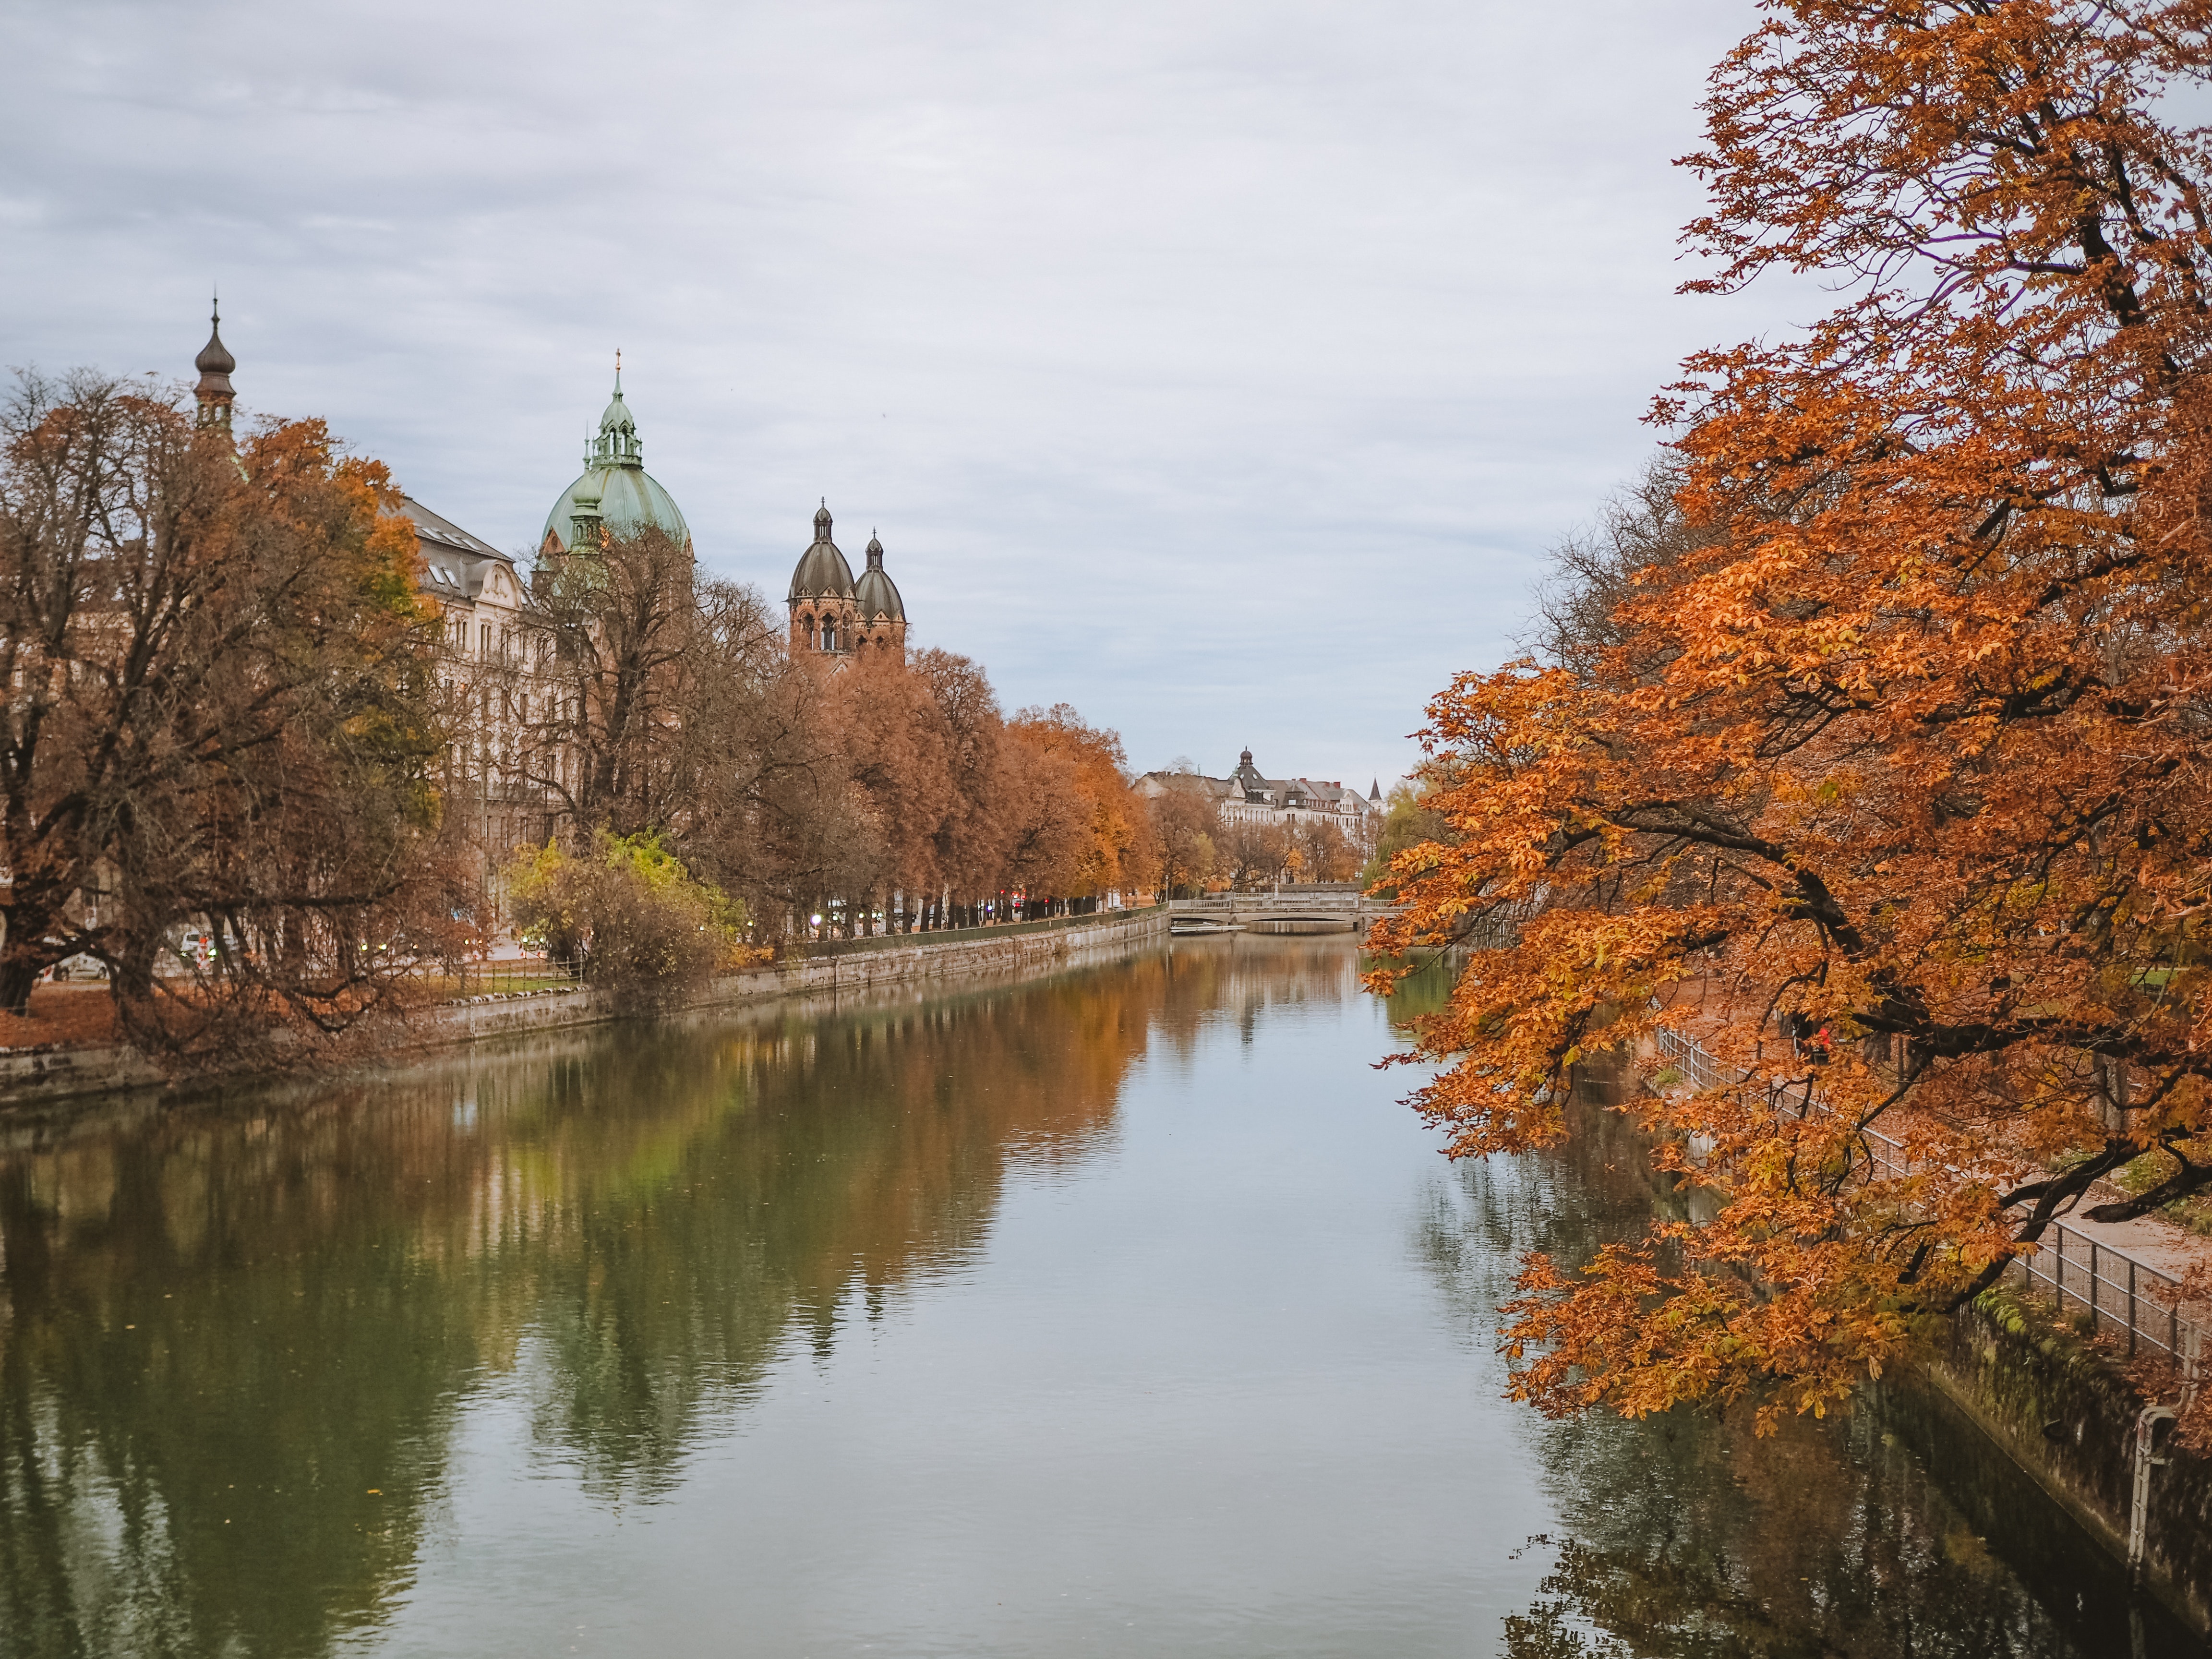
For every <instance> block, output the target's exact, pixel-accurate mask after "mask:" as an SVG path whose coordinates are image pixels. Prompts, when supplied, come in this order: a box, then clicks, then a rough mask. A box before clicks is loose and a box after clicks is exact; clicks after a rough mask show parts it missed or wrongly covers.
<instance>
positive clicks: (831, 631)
mask: <svg viewBox="0 0 2212 1659" xmlns="http://www.w3.org/2000/svg"><path fill="white" fill-rule="evenodd" d="M822 648H823V650H824V651H835V650H836V648H837V624H836V623H834V622H832V621H830V620H829V617H823V619H822Z"/></svg>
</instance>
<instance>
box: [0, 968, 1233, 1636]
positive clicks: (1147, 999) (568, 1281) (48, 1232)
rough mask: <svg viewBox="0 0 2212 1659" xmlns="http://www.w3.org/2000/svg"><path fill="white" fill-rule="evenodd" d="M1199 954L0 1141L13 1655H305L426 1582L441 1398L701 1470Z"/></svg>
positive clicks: (922, 1250)
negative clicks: (805, 1350)
mask: <svg viewBox="0 0 2212 1659" xmlns="http://www.w3.org/2000/svg"><path fill="white" fill-rule="evenodd" d="M1216 978H1218V975H1214V974H1212V973H1209V972H1207V971H1206V969H1204V968H1203V967H1200V968H1198V969H1193V968H1192V966H1191V965H1190V964H1188V963H1186V964H1184V965H1183V971H1182V974H1181V975H1180V976H1179V977H1177V976H1175V975H1170V971H1169V969H1168V966H1167V964H1166V963H1165V962H1164V960H1163V959H1159V958H1154V959H1152V960H1151V961H1148V962H1146V963H1139V964H1137V965H1135V966H1133V967H1132V968H1130V969H1128V970H1127V971H1126V972H1124V973H1121V974H1120V975H1116V976H1115V981H1114V991H1113V994H1111V995H1108V996H1101V995H1099V994H1097V987H1096V986H1095V985H1093V984H1083V983H1074V982H1068V983H1061V984H1057V985H1049V986H1045V987H1031V988H1028V989H1016V988H1012V987H1003V988H1000V989H998V990H995V991H993V992H989V993H986V994H973V995H969V996H965V997H956V998H952V999H949V1000H944V1001H940V1002H935V1003H932V1004H929V1005H927V1006H902V1007H897V1008H887V1009H879V1010H877V1011H874V1012H863V1013H860V1014H841V1013H830V1014H829V1015H828V1017H826V1018H825V1017H823V1013H822V1011H820V1010H792V1011H787V1012H782V1013H780V1014H776V1015H772V1016H769V1017H768V1018H757V1019H753V1020H750V1021H744V1022H728V1023H722V1024H714V1025H702V1026H697V1027H693V1028H690V1029H684V1028H655V1029H643V1028H633V1029H627V1030H619V1031H611V1032H607V1033H601V1034H593V1035H592V1036H589V1037H586V1038H582V1039H578V1040H568V1041H561V1042H541V1043H539V1044H537V1045H535V1046H533V1047H532V1048H528V1049H526V1050H524V1051H521V1052H510V1053H507V1054H501V1055H497V1056H486V1057H481V1058H475V1059H466V1060H460V1061H457V1062H456V1063H454V1064H453V1065H451V1066H442V1067H439V1068H435V1069H434V1070H429V1071H427V1072H424V1073H420V1074H418V1075H416V1076H412V1077H406V1078H401V1079H396V1080H382V1081H378V1082H375V1083H364V1084H358V1085H353V1086H350V1087H345V1088H337V1089H331V1090H326V1091H322V1092H320V1093H316V1094H310V1095H307V1096H305V1097H292V1098H285V1097H278V1096H275V1095H270V1096H264V1097H260V1098H258V1099H252V1100H246V1101H241V1102H238V1103H232V1104H229V1105H227V1106H222V1107H210V1108H203V1109H195V1110H190V1111H185V1112H181V1113H178V1114H176V1115H168V1116H145V1117H143V1121H126V1122H124V1123H120V1124H117V1125H114V1126H112V1127H106V1128H95V1129H93V1130H91V1131H89V1132H87V1133H77V1134H74V1135H68V1134H64V1135H63V1136H62V1137H60V1139H59V1144H57V1145H54V1146H50V1147H46V1148H42V1149H34V1150H23V1151H17V1152H14V1153H13V1154H12V1155H9V1156H7V1157H5V1158H0V1249H4V1258H0V1264H3V1265H4V1277H3V1278H0V1285H4V1295H0V1496H4V1500H5V1501H4V1503H0V1632H5V1634H4V1635H0V1649H5V1650H8V1651H10V1652H23V1653H30V1652H37V1653H76V1652H85V1653H106V1652H117V1651H125V1650H131V1651H138V1650H144V1651H176V1652H208V1653H215V1652H222V1651H227V1650H229V1649H230V1648H231V1646H232V1645H233V1644H243V1646H244V1648H245V1649H246V1650H250V1651H255V1652H271V1653H276V1652H284V1653H290V1652H313V1651H318V1650H322V1649H324V1648H325V1647H326V1646H327V1645H328V1643H329V1641H330V1639H331V1637H332V1636H333V1635H334V1634H335V1633H337V1632H341V1631H343V1630H346V1629H349V1628H356V1627H358V1626H362V1625H363V1624H365V1623H368V1622H370V1621H373V1620H374V1619H375V1618H376V1617H377V1615H378V1613H379V1612H380V1609H381V1608H383V1607H386V1606H387V1605H388V1604H389V1602H390V1601H391V1599H392V1596H393V1595H395V1594H397V1593H398V1592H399V1591H401V1590H403V1589H404V1588H405V1587H406V1584H407V1583H408V1581H409V1576H410V1563H411V1561H412V1560H413V1558H414V1556H415V1553H416V1550H417V1548H418V1547H419V1544H420V1541H421V1536H422V1530H423V1528H424V1526H425V1524H426V1517H427V1516H429V1515H430V1514H431V1513H432V1512H433V1511H434V1510H435V1509H436V1508H437V1506H438V1505H439V1504H440V1503H441V1497H442V1495H443V1494H442V1491H441V1483H442V1480H443V1478H444V1477H443V1470H444V1467H445V1464H446V1461H447V1445H448V1440H449V1437H450V1433H451V1431H452V1426H453V1418H454V1413H455V1409H456V1407H457V1405H458V1403H459V1401H462V1400H463V1399H465V1397H466V1396H467V1395H468V1394H469V1393H470V1391H471V1389H475V1388H477V1387H478V1386H479V1385H480V1384H482V1383H483V1381H484V1380H485V1379H486V1378H488V1377H493V1376H501V1375H503V1374H507V1373H511V1372H513V1371H514V1370H515V1369H516V1366H517V1361H518V1352H519V1351H520V1349H521V1348H522V1346H524V1344H525V1343H526V1342H527V1343H528V1344H529V1345H531V1347H532V1363H531V1364H530V1365H529V1367H528V1370H529V1372H530V1374H531V1377H532V1385H533V1389H534V1406H535V1410H534V1423H533V1428H534V1435H533V1439H534V1443H535V1444H536V1446H537V1448H538V1451H539V1453H540V1455H543V1456H544V1457H546V1458H549V1459H555V1460H558V1461H560V1462H563V1463H565V1464H568V1465H569V1466H571V1467H573V1468H574V1472H575V1476H576V1479H577V1480H580V1482H581V1483H582V1485H583V1486H584V1487H585V1488H586V1490H587V1491H589V1492H591V1493H592V1494H593V1495H594V1496H596V1497H597V1498H600V1499H601V1500H603V1501H606V1502H617V1501H623V1500H632V1501H635V1500H641V1499H642V1500H650V1499H653V1498H657V1497H659V1496H661V1495H664V1494H665V1493H666V1492H669V1491H670V1490H671V1487H672V1486H673V1485H674V1484H675V1483H676V1482H677V1480H678V1479H679V1478H680V1475H681V1472H682V1469H683V1466H684V1458H685V1454H686V1450H687V1449H688V1448H689V1447H690V1445H692V1444H693V1443H695V1442H696V1439H697V1437H698V1436H699V1435H700V1433H701V1432H702V1426H703V1425H707V1424H708V1423H709V1422H710V1421H711V1420H713V1419H715V1418H716V1417H717V1416H718V1415H722V1414H726V1413H728V1412H729V1411H731V1410H732V1409H735V1408H738V1407H742V1405H743V1404H744V1401H746V1400H747V1398H748V1397H749V1395H750V1390H751V1389H752V1388H753V1387H754V1385H755V1383H756V1380H757V1377H758V1376H759V1375H760V1373H761V1371H762V1370H763V1366H764V1365H766V1364H768V1363H769V1360H770V1359H771V1358H773V1357H774V1356H775V1354H776V1353H777V1352H779V1351H780V1349H781V1347H782V1346H783V1345H784V1343H785V1341H786V1340H787V1337H788V1336H789V1335H790V1334H793V1333H798V1334H801V1335H802V1336H803V1339H804V1340H805V1341H807V1342H809V1343H811V1344H812V1345H813V1346H815V1347H816V1348H817V1350H826V1349H827V1348H828V1346H829V1344H830V1343H831V1341H832V1340H833V1332H834V1331H835V1330H836V1325H837V1319H838V1313H839V1310H840V1309H841V1307H847V1306H856V1307H858V1308H860V1309H861V1310H865V1313H866V1315H867V1316H874V1315H878V1314H880V1313H881V1311H882V1310H883V1309H884V1306H885V1304H886V1303H887V1302H888V1301H890V1299H892V1298H895V1297H898V1296H899V1295H900V1294H901V1292H902V1288H903V1287H904V1286H906V1285H908V1283H909V1282H910V1281H911V1280H913V1279H915V1276H916V1275H927V1274H942V1273H948V1272H951V1271H955V1270H957V1267H958V1266H959V1264H960V1263H961V1262H962V1261H963V1259H965V1258H966V1257H967V1256H968V1255H969V1254H970V1253H971V1252H972V1251H973V1249H975V1245H976V1243H977V1242H978V1240H979V1239H980V1238H981V1236H982V1235H983V1233H984V1231H985V1230H986V1229H987V1227H988V1225H989V1224H990V1218H991V1214H992V1210H993V1206H994V1203H995V1201H996V1197H997V1194H998V1192H999V1189H1000V1185H1001V1183H1002V1182H1003V1181H1004V1180H1005V1178H1006V1173H1007V1171H1008V1170H1009V1168H1010V1167H1013V1166H1017V1165H1024V1164H1026V1165H1030V1166H1035V1167H1039V1168H1044V1169H1051V1168H1054V1167H1063V1166H1067V1165H1070V1164H1073V1163H1074V1162H1075V1161H1078V1160H1080V1159H1081V1158H1085V1156H1087V1155H1088V1154H1090V1153H1091V1152H1094V1151H1095V1150H1097V1148H1098V1147H1099V1146H1101V1145H1103V1144H1104V1142H1105V1141H1106V1139H1107V1138H1108V1137H1109V1135H1110V1133H1111V1124H1112V1119H1113V1113H1114V1106H1115V1096H1116V1091H1117V1090H1118V1088H1119V1086H1120V1083H1121V1077H1122V1074H1123V1073H1124V1071H1125V1070H1126V1068H1127V1066H1128V1064H1129V1062H1130V1060H1131V1059H1132V1058H1133V1056H1134V1055H1135V1054H1137V1053H1138V1052H1139V1049H1140V1048H1142V1047H1143V1044H1144V1042H1145V1040H1146V1033H1147V1031H1148V1030H1149V1029H1150V1028H1151V1026H1152V1024H1154V1023H1155V1021H1158V1023H1159V1024H1161V1025H1162V1026H1163V1028H1164V1029H1165V1030H1168V1031H1170V1033H1173V1032H1175V1031H1176V1030H1182V1031H1184V1032H1190V1031H1194V1030H1195V1028H1196V1025H1197V1024H1198V1022H1199V1019H1200V1017H1201V1014H1202V1012H1204V1011H1205V1010H1207V1009H1210V1008H1213V1007H1216V1006H1218V1001H1219V994H1220V992H1221V989H1222V987H1220V986H1219V985H1218V984H1217V983H1215V982H1214V981H1215V980H1216Z"/></svg>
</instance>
